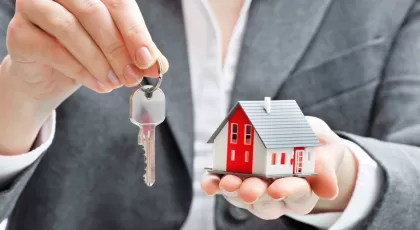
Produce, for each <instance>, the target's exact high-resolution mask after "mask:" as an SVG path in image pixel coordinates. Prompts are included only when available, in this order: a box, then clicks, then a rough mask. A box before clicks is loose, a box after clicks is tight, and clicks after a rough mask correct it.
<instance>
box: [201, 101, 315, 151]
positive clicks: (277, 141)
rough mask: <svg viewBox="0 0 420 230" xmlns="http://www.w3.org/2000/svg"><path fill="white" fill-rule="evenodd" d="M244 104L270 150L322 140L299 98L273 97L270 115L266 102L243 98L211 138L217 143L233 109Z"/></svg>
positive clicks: (311, 144) (211, 141) (249, 117)
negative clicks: (297, 99)
mask: <svg viewBox="0 0 420 230" xmlns="http://www.w3.org/2000/svg"><path fill="white" fill-rule="evenodd" d="M238 106H240V107H242V109H243V110H244V111H245V114H246V115H247V117H248V119H249V120H250V121H251V124H252V125H253V126H254V128H255V131H256V132H257V134H258V136H259V137H260V138H261V140H262V142H263V144H264V145H265V147H266V148H267V149H275V148H293V147H311V146H318V145H320V142H319V140H318V138H317V137H316V135H315V133H314V132H313V130H312V128H311V127H310V126H309V124H308V122H307V121H306V119H305V116H304V115H303V113H302V111H301V110H300V108H299V105H298V104H297V103H296V101H295V100H272V101H271V111H270V114H267V113H266V112H265V109H264V101H239V102H237V103H236V105H235V106H234V107H233V109H232V110H231V111H230V112H229V114H228V115H227V117H226V118H225V119H224V120H223V121H222V123H221V124H220V126H219V127H218V128H217V129H216V131H215V132H214V133H213V135H212V136H211V137H210V139H209V141H208V143H213V141H214V139H215V138H216V136H217V134H219V132H220V131H221V130H222V129H223V127H224V125H225V124H226V123H227V121H228V120H229V118H230V116H231V115H232V114H233V112H234V111H235V110H236V109H237V108H238Z"/></svg>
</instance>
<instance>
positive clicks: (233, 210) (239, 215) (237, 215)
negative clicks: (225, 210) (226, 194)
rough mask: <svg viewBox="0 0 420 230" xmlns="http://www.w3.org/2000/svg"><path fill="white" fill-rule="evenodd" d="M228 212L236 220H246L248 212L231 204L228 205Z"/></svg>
mask: <svg viewBox="0 0 420 230" xmlns="http://www.w3.org/2000/svg"><path fill="white" fill-rule="evenodd" d="M229 214H230V215H231V216H232V217H233V218H234V219H236V220H240V221H244V220H246V219H247V218H248V217H249V215H250V213H249V212H248V211H247V210H245V209H242V208H238V207H235V206H233V205H229Z"/></svg>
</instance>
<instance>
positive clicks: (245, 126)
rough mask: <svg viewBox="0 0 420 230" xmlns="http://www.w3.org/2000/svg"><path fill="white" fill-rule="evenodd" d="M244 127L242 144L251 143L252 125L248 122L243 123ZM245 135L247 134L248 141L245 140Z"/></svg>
mask: <svg viewBox="0 0 420 230" xmlns="http://www.w3.org/2000/svg"><path fill="white" fill-rule="evenodd" d="M247 127H249V133H247V132H246V128H247ZM244 129H245V130H244V134H245V135H244V144H245V145H251V143H252V140H251V137H252V125H250V124H245V125H244ZM247 136H249V142H247V141H246V137H247Z"/></svg>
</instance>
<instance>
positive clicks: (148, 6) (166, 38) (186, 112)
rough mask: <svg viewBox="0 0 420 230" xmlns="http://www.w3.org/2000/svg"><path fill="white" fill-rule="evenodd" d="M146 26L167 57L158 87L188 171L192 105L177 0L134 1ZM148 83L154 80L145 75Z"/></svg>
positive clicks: (179, 9)
mask: <svg viewBox="0 0 420 230" xmlns="http://www.w3.org/2000/svg"><path fill="white" fill-rule="evenodd" d="M138 2H139V6H140V8H141V10H142V14H143V17H144V18H145V21H146V24H147V27H148V29H149V31H150V33H151V35H152V38H153V39H154V42H155V43H156V45H157V46H158V47H159V49H160V50H161V52H162V53H163V54H164V55H165V56H166V58H167V59H168V61H169V65H170V67H169V71H168V72H167V73H166V74H165V75H164V76H163V81H162V85H161V89H162V90H163V91H164V93H165V96H166V119H165V120H166V122H167V124H168V125H169V127H170V130H171V132H172V134H173V136H174V138H175V141H176V142H177V145H178V148H179V150H180V152H181V155H182V158H183V159H184V162H185V163H186V165H187V168H188V172H189V173H190V175H192V163H193V151H194V148H193V137H194V135H193V124H194V122H193V107H192V92H191V83H190V73H189V66H188V54H187V46H186V36H185V29H184V22H183V15H182V6H181V1H180V0H175V1H174V0H170V1H169V0H153V1H150V0H142V1H138ZM145 81H146V82H147V83H148V84H153V83H155V80H150V78H149V79H147V78H145Z"/></svg>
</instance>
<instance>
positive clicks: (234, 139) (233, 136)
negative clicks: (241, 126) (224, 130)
mask: <svg viewBox="0 0 420 230" xmlns="http://www.w3.org/2000/svg"><path fill="white" fill-rule="evenodd" d="M230 143H231V144H236V143H238V124H236V123H232V127H231V129H230Z"/></svg>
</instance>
